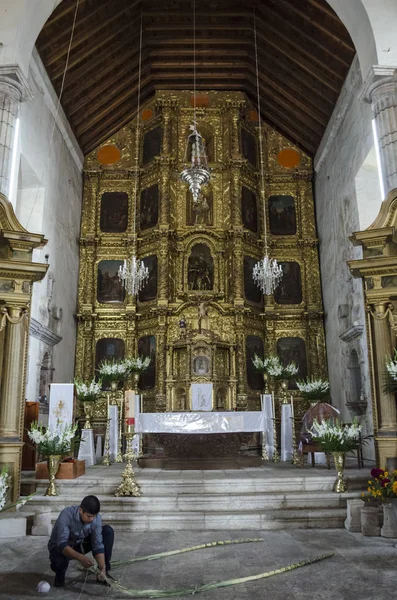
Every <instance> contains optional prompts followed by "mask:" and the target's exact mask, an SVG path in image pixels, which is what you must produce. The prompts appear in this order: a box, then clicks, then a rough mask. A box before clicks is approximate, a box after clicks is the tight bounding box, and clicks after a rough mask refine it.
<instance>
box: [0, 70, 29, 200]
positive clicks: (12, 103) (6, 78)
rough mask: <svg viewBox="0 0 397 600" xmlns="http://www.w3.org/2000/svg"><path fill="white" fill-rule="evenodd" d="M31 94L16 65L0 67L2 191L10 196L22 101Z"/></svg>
mask: <svg viewBox="0 0 397 600" xmlns="http://www.w3.org/2000/svg"><path fill="white" fill-rule="evenodd" d="M28 95H29V92H28V88H27V85H26V82H25V79H24V77H23V75H22V73H21V71H20V70H19V68H18V67H15V66H4V67H0V193H2V194H4V195H5V196H6V197H8V194H9V187H10V174H11V159H12V149H13V148H12V145H13V141H14V132H15V125H16V120H17V117H18V110H19V104H20V102H21V101H22V100H23V99H25V98H26V97H27V96H28Z"/></svg>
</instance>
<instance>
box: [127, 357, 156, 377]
mask: <svg viewBox="0 0 397 600" xmlns="http://www.w3.org/2000/svg"><path fill="white" fill-rule="evenodd" d="M124 362H125V364H126V366H127V368H128V373H142V371H146V369H147V368H148V367H149V365H150V358H149V357H148V356H145V357H143V356H138V357H137V358H126V359H125V361H124Z"/></svg>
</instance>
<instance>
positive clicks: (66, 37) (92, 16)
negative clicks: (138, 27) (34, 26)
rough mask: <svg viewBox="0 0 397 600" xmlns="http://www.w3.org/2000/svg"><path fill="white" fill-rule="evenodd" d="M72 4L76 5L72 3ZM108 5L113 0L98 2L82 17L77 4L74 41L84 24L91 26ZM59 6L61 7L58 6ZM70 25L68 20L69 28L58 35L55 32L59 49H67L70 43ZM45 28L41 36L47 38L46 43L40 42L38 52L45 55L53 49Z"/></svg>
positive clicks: (51, 38)
mask: <svg viewBox="0 0 397 600" xmlns="http://www.w3.org/2000/svg"><path fill="white" fill-rule="evenodd" d="M74 4H76V3H75V2H74ZM110 4H114V0H107V1H106V2H105V1H104V0H102V2H99V3H98V4H97V5H96V7H94V8H93V9H91V10H86V11H85V13H84V15H82V14H81V12H80V4H79V10H78V11H77V17H76V25H75V29H74V36H73V37H74V39H75V37H77V35H78V33H79V31H80V29H82V28H83V27H84V25H85V23H86V22H87V21H89V25H90V24H92V23H93V22H94V20H96V19H97V15H98V13H99V14H100V13H101V12H103V11H104V9H105V8H106V7H108V6H109V5H110ZM59 6H61V5H59ZM72 25H73V21H72V20H70V27H69V28H63V29H62V32H61V33H60V32H59V31H58V32H57V36H56V46H57V47H60V46H62V45H66V47H67V48H68V47H69V41H70V35H71V32H72ZM46 27H47V25H45V26H44V29H43V34H44V36H43V37H44V38H45V37H47V41H45V39H44V40H43V41H42V43H41V44H40V52H43V53H46V52H47V49H48V48H53V47H54V39H53V37H52V36H50V35H49V34H48V33H47V31H46Z"/></svg>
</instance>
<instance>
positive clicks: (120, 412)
mask: <svg viewBox="0 0 397 600" xmlns="http://www.w3.org/2000/svg"><path fill="white" fill-rule="evenodd" d="M118 409H119V410H118V417H119V439H118V442H117V456H116V458H115V461H114V462H115V463H122V462H123V399H122V398H120V401H119V403H118Z"/></svg>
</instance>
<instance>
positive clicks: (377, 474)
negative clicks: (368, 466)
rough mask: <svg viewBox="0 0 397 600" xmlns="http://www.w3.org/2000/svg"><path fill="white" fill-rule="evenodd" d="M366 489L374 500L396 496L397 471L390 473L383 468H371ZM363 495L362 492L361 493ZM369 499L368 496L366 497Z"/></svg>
mask: <svg viewBox="0 0 397 600" xmlns="http://www.w3.org/2000/svg"><path fill="white" fill-rule="evenodd" d="M367 491H368V492H369V493H370V496H372V498H375V500H390V499H391V498H397V471H393V472H392V473H391V474H390V473H389V472H388V471H385V470H384V469H378V468H375V469H372V470H371V479H369V480H368V488H367ZM362 496H364V494H362ZM368 500H370V498H368Z"/></svg>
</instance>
